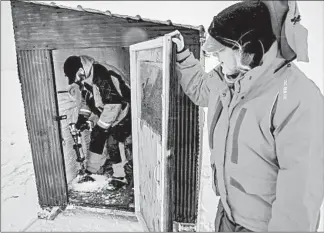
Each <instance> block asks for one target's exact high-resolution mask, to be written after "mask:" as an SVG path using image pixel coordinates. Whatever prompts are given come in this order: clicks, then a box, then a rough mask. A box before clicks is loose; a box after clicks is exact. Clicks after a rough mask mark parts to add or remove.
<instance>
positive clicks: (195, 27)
mask: <svg viewBox="0 0 324 233" xmlns="http://www.w3.org/2000/svg"><path fill="white" fill-rule="evenodd" d="M21 1H22V2H29V3H34V4H37V5H43V6H52V7H56V8H61V9H68V10H74V11H83V12H89V13H95V14H101V15H107V16H109V17H115V18H121V19H131V20H136V21H141V22H150V23H157V24H164V25H173V26H176V27H183V28H188V29H194V30H198V31H200V33H204V32H205V29H204V26H203V25H199V26H192V25H186V24H176V23H173V22H172V21H171V20H169V19H168V20H166V21H163V20H153V19H147V18H142V17H141V16H140V15H136V16H129V15H120V14H113V13H112V12H111V11H109V10H106V11H100V10H96V9H91V8H83V7H82V6H81V5H77V7H69V6H63V5H58V4H56V3H55V2H51V3H45V2H40V1H28V0H21Z"/></svg>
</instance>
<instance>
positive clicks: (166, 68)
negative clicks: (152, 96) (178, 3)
mask: <svg viewBox="0 0 324 233" xmlns="http://www.w3.org/2000/svg"><path fill="white" fill-rule="evenodd" d="M171 55H172V41H171V36H169V35H165V36H164V37H163V83H162V85H163V93H162V149H163V152H162V156H163V157H162V158H161V168H162V169H161V191H162V192H163V193H164V195H163V196H162V204H161V206H162V208H161V231H162V232H165V231H168V229H167V227H168V221H169V219H168V216H169V209H170V207H169V204H170V202H169V196H168V195H167V194H168V192H166V193H165V191H166V190H167V188H170V187H169V184H168V179H167V173H168V165H167V163H168V159H169V157H170V156H171V151H170V150H168V148H167V142H168V138H167V137H168V123H169V120H168V117H169V97H170V63H171Z"/></svg>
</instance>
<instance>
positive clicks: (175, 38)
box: [169, 30, 185, 53]
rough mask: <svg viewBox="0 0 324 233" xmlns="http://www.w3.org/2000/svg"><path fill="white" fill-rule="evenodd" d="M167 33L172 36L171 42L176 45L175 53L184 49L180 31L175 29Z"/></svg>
mask: <svg viewBox="0 0 324 233" xmlns="http://www.w3.org/2000/svg"><path fill="white" fill-rule="evenodd" d="M169 35H171V36H172V42H173V43H175V44H176V45H177V53H181V52H182V51H184V50H185V44H184V39H183V36H182V35H181V33H180V32H179V31H178V30H176V31H174V32H172V33H170V34H169Z"/></svg>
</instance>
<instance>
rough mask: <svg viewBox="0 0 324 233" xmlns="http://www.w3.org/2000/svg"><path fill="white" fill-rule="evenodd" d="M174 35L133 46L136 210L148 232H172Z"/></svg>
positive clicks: (131, 61)
mask: <svg viewBox="0 0 324 233" xmlns="http://www.w3.org/2000/svg"><path fill="white" fill-rule="evenodd" d="M171 48H172V42H171V37H170V36H167V35H166V36H164V37H159V38H157V39H154V40H150V41H146V42H142V43H139V44H135V45H132V46H130V69H131V72H130V77H131V90H132V100H131V101H132V127H133V158H134V188H135V211H136V214H137V216H138V218H139V221H140V222H141V223H142V225H143V226H144V227H146V230H148V231H170V230H171V229H170V227H169V226H170V221H171V220H170V217H169V216H170V211H169V209H170V199H169V198H170V195H169V192H170V184H169V182H168V179H167V175H168V166H169V164H168V162H169V156H170V152H169V151H168V149H167V138H168V114H169V78H170V62H171V55H172V49H171Z"/></svg>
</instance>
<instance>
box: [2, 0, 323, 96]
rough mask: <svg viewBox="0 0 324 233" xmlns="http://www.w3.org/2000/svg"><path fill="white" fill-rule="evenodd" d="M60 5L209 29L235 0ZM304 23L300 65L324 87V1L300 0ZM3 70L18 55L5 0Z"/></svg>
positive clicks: (89, 2) (71, 3)
mask: <svg viewBox="0 0 324 233" xmlns="http://www.w3.org/2000/svg"><path fill="white" fill-rule="evenodd" d="M54 2H56V3H57V4H60V5H66V6H73V7H76V6H77V5H79V4H80V5H82V6H83V7H84V8H93V9H99V10H102V11H106V10H109V11H111V12H112V13H116V14H125V15H131V16H135V15H141V16H142V17H143V18H149V19H157V20H168V19H170V20H171V21H172V22H174V23H182V24H190V25H194V26H198V25H204V27H205V28H208V26H209V23H210V22H211V20H212V18H213V16H214V15H216V14H217V13H218V12H220V11H221V10H222V9H224V8H225V7H227V6H229V5H231V4H233V3H234V2H235V1H54ZM298 5H299V10H300V12H301V16H302V21H301V23H302V24H303V25H304V26H305V27H306V28H307V29H308V31H309V40H308V42H309V57H310V63H309V64H303V63H300V64H299V67H300V68H301V69H302V70H303V71H304V72H305V73H306V74H307V75H308V76H309V78H311V79H313V80H314V82H315V83H316V84H317V85H319V86H320V88H321V89H322V90H323V87H324V84H323V76H324V72H323V71H324V68H323V64H324V60H323V54H324V47H323V40H324V37H323V32H324V30H323V28H324V23H323V21H324V18H323V13H324V3H323V1H298ZM1 69H5V70H8V69H9V70H12V69H16V54H15V47H14V36H13V29H12V18H11V11H10V2H9V1H1Z"/></svg>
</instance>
